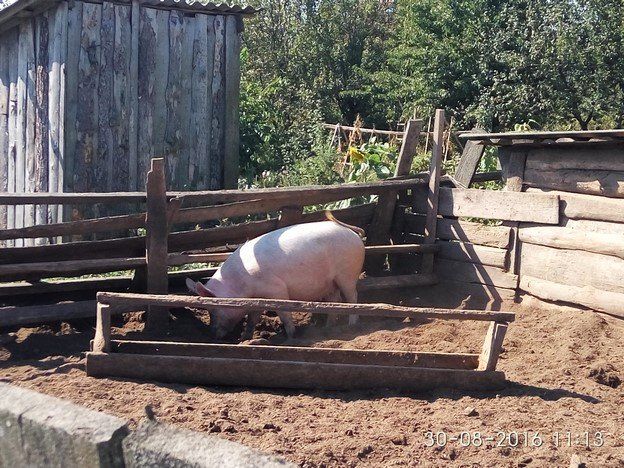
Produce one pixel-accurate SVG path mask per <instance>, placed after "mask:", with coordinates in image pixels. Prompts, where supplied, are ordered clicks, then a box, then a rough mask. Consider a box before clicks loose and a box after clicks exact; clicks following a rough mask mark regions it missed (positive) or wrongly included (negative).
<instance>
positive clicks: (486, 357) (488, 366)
mask: <svg viewBox="0 0 624 468" xmlns="http://www.w3.org/2000/svg"><path fill="white" fill-rule="evenodd" d="M506 333H507V324H506V323H497V322H490V326H489V328H488V331H487V333H486V335H485V341H484V342H483V348H482V350H481V355H480V356H479V370H481V371H493V370H495V369H496V363H497V362H498V357H499V356H500V353H501V351H502V347H503V340H504V339H505V334H506Z"/></svg>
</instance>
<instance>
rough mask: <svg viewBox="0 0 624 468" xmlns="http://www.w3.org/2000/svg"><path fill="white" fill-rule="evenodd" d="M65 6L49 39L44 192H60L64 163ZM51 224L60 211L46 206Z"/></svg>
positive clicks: (57, 219) (58, 218)
mask: <svg viewBox="0 0 624 468" xmlns="http://www.w3.org/2000/svg"><path fill="white" fill-rule="evenodd" d="M67 23H68V5H67V3H65V2H63V3H61V4H59V6H58V7H57V8H56V10H55V16H54V23H53V24H54V28H53V30H52V33H51V37H50V44H49V56H50V67H49V71H48V81H49V89H48V93H49V95H48V118H49V121H50V127H49V139H48V187H47V188H46V190H45V191H47V192H62V191H63V179H64V168H63V164H64V161H65V126H64V124H63V123H64V122H63V116H64V115H65V99H66V95H67V92H66V89H65V86H66V78H65V75H66V68H65V67H66V65H67ZM48 218H49V222H50V223H58V222H62V219H63V209H62V207H61V206H59V205H49V206H48Z"/></svg>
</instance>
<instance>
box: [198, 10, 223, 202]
mask: <svg viewBox="0 0 624 468" xmlns="http://www.w3.org/2000/svg"><path fill="white" fill-rule="evenodd" d="M201 16H204V15H201ZM205 17H206V41H207V42H206V107H205V121H206V125H207V126H206V142H205V146H206V152H205V153H204V154H203V155H201V157H200V158H199V166H198V167H199V174H198V182H197V187H196V188H198V189H202V190H206V189H208V188H210V180H211V175H210V164H211V161H212V158H213V153H212V148H211V146H212V145H211V142H212V115H213V109H212V82H213V74H214V65H215V60H214V57H215V32H214V24H215V18H216V16H214V15H206V16H205ZM202 147H203V145H202ZM214 157H218V156H216V155H215V156H214Z"/></svg>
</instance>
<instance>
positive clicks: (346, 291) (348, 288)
mask: <svg viewBox="0 0 624 468" xmlns="http://www.w3.org/2000/svg"><path fill="white" fill-rule="evenodd" d="M336 285H337V286H338V288H339V289H340V294H341V295H342V297H343V298H344V301H345V302H348V303H350V304H357V301H358V293H357V278H356V280H355V281H353V280H351V279H347V278H340V277H338V278H336ZM359 318H360V316H359V315H349V325H354V324H356V323H357V322H358V320H359Z"/></svg>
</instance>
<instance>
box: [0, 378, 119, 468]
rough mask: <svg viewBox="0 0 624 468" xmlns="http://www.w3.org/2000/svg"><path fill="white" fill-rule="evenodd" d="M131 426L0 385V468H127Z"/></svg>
mask: <svg viewBox="0 0 624 468" xmlns="http://www.w3.org/2000/svg"><path fill="white" fill-rule="evenodd" d="M127 433H128V428H127V425H126V422H125V421H123V420H121V419H119V418H116V417H113V416H110V415H107V414H104V413H98V412H96V411H91V410H89V409H86V408H83V407H81V406H78V405H74V404H73V403H69V402H67V401H64V400H61V399H58V398H54V397H50V396H47V395H42V394H40V393H37V392H33V391H31V390H27V389H24V388H20V387H15V386H12V385H8V384H3V383H0V467H5V466H6V467H17V466H29V467H39V466H41V467H44V466H45V467H67V466H90V467H97V466H101V467H122V466H124V465H123V453H122V447H121V442H122V440H123V438H124V437H125V436H126V435H127Z"/></svg>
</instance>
